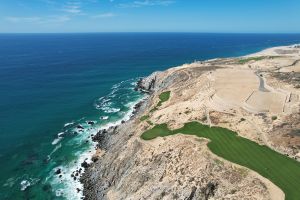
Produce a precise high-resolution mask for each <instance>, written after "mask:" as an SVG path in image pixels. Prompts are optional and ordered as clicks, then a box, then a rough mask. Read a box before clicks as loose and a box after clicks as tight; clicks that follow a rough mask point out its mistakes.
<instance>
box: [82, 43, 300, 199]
mask: <svg viewBox="0 0 300 200" xmlns="http://www.w3.org/2000/svg"><path fill="white" fill-rule="evenodd" d="M299 60H300V48H299V47H298V46H289V47H277V48H271V49H268V50H265V51H262V52H259V53H257V54H254V55H249V56H247V57H242V58H224V59H213V60H207V61H203V62H195V63H192V64H186V65H183V66H180V67H175V68H170V69H168V70H166V71H163V72H155V73H153V74H151V75H150V76H149V77H146V78H144V79H141V80H140V81H139V82H138V83H137V87H136V90H140V91H142V92H144V93H147V94H148V97H147V99H146V100H144V101H142V102H141V103H139V104H137V105H136V106H135V111H134V114H135V115H134V116H133V117H132V118H131V119H130V120H129V121H127V122H123V123H122V124H121V125H119V126H115V127H110V128H109V129H107V130H101V131H99V132H98V133H97V135H95V136H94V138H93V140H94V141H95V142H97V151H96V154H95V155H94V156H93V158H92V160H93V161H94V162H93V163H91V164H89V165H87V166H85V167H86V171H85V173H84V175H83V176H82V177H81V181H82V183H83V184H84V191H83V192H84V196H85V199H92V200H94V199H187V200H192V199H203V200H206V199H272V200H273V199H284V198H285V195H286V194H284V192H283V191H282V188H279V187H278V186H276V185H275V184H274V183H272V182H271V181H270V180H268V179H266V178H264V177H263V176H261V175H260V174H259V173H258V172H255V171H252V170H250V169H248V168H247V167H245V166H241V165H237V164H235V163H232V162H229V161H227V160H226V159H223V158H222V157H219V156H217V155H215V154H214V153H212V151H211V150H210V149H209V148H208V146H207V145H208V143H209V140H208V139H206V138H201V137H200V138H199V137H195V136H191V135H183V134H177V135H172V136H168V137H158V138H156V139H153V140H143V139H142V138H141V135H142V134H143V133H144V132H145V131H147V130H150V129H151V128H154V127H155V126H156V125H158V124H163V123H165V124H167V125H168V127H169V128H170V129H172V130H174V129H178V128H181V127H182V126H183V125H184V124H185V123H187V122H192V121H197V122H200V123H201V124H205V125H207V126H210V127H213V126H214V127H223V128H227V129H230V130H232V131H235V132H236V133H237V134H238V135H239V136H241V137H243V138H247V139H249V140H251V141H254V142H255V143H257V144H259V145H265V146H267V147H269V148H270V149H272V150H273V151H276V152H280V153H281V154H284V155H285V156H287V157H289V158H291V159H294V160H297V159H299V157H300V153H299V152H300V151H299V150H300V134H299V130H300V124H299V119H300V112H299V108H300V103H299V95H300V90H299V77H300V75H299V74H300V65H299V64H300V63H299ZM164 92H169V97H168V98H167V99H166V100H164V101H162V99H161V97H160V95H161V94H162V93H164Z"/></svg>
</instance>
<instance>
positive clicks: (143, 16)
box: [0, 0, 300, 33]
mask: <svg viewBox="0 0 300 200" xmlns="http://www.w3.org/2000/svg"><path fill="white" fill-rule="evenodd" d="M299 10H300V1H299V0H288V1H283V0H252V1H246V0H226V1H225V0H209V1H208V0H190V1H184V0H28V1H24V0H10V1H7V0H0V33H32V32H34V33H52V32H216V33H218V32H222V33H227V32H229V33H232V32H237V33H300V26H299V24H300V15H299Z"/></svg>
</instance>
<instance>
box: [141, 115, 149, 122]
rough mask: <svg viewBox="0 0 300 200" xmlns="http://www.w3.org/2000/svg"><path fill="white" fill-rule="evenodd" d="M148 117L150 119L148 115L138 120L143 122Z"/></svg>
mask: <svg viewBox="0 0 300 200" xmlns="http://www.w3.org/2000/svg"><path fill="white" fill-rule="evenodd" d="M149 117H150V116H149V115H144V116H142V117H141V118H140V120H141V121H145V120H147V119H149Z"/></svg>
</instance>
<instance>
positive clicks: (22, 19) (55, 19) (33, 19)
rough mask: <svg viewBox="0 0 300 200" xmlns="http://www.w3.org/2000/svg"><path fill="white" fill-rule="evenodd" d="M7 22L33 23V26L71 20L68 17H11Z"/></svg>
mask: <svg viewBox="0 0 300 200" xmlns="http://www.w3.org/2000/svg"><path fill="white" fill-rule="evenodd" d="M5 20H6V21H8V22H11V23H31V24H59V23H64V22H67V21H69V20H71V18H70V17H69V16H66V15H59V16H46V17H15V16H9V17H6V18H5Z"/></svg>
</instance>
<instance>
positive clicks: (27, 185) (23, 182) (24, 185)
mask: <svg viewBox="0 0 300 200" xmlns="http://www.w3.org/2000/svg"><path fill="white" fill-rule="evenodd" d="M20 185H21V191H24V190H26V189H27V188H28V187H29V186H30V182H29V181H28V180H23V181H21V183H20Z"/></svg>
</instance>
